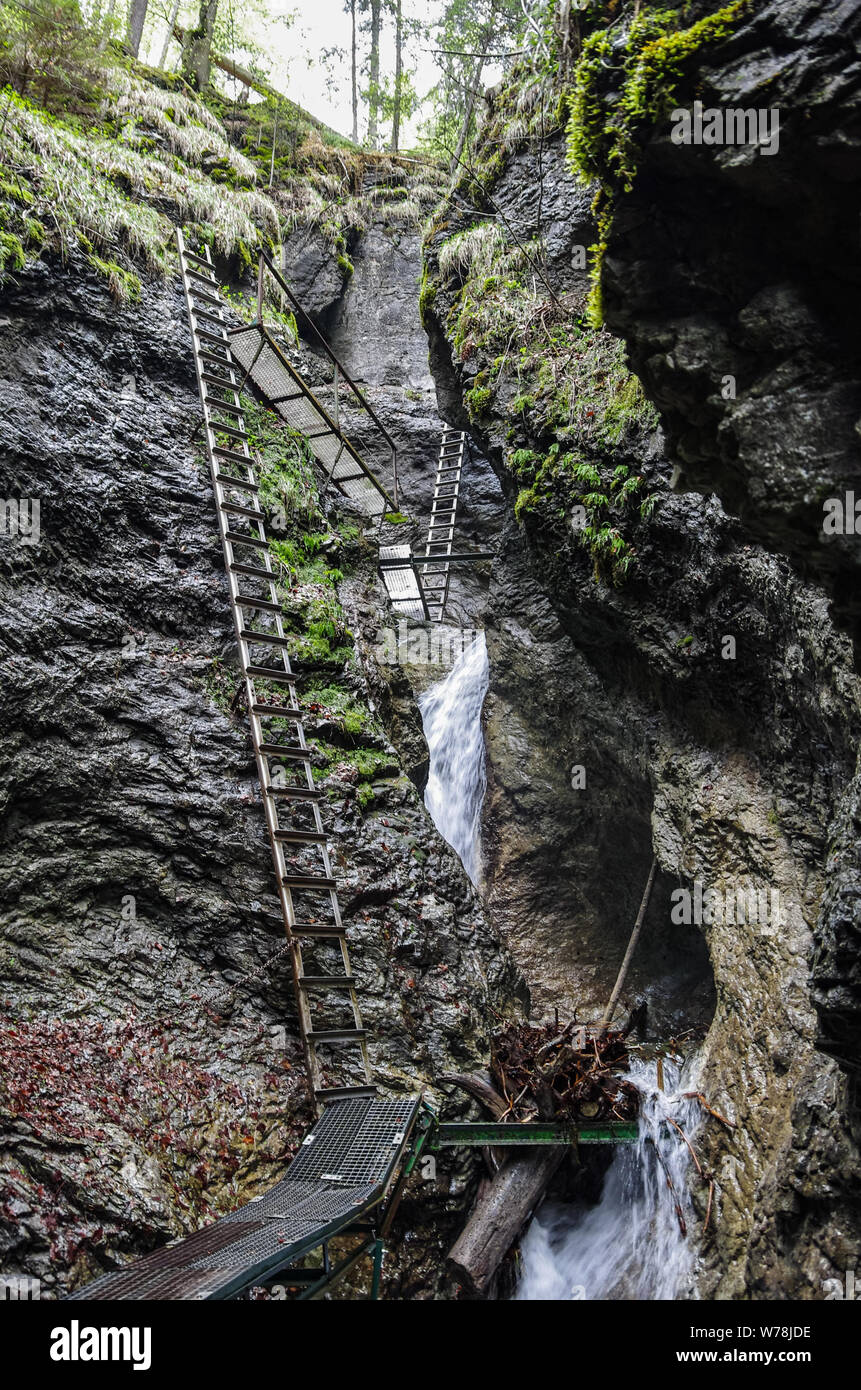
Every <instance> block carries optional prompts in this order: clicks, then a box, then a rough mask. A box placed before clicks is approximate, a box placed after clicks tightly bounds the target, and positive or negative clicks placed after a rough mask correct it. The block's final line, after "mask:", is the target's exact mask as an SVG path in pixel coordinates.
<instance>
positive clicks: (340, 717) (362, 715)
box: [302, 682, 378, 736]
mask: <svg viewBox="0 0 861 1390" xmlns="http://www.w3.org/2000/svg"><path fill="white" fill-rule="evenodd" d="M302 704H303V706H304V707H305V708H306V709H308V710H310V712H311V714H313V715H314V716H316V717H317V718H323V719H328V720H330V721H331V722H334V723H338V724H340V726H341V727H342V728H343V730H344V732H345V733H347V734H351V735H356V736H357V735H359V734H363V733H376V732H377V731H378V725H377V723H376V720H375V719H374V717H373V715H372V714H371V712H370V710H369V709H368V707H367V706H366V705H364V704H362V702H361V701H360V700H357V699H356V697H355V695H354V694H353V692H352V691H351V690H348V689H347V688H346V687H345V686H342V685H335V684H332V683H331V682H329V683H327V684H325V685H309V686H306V687H305V689H304V690H303V692H302Z"/></svg>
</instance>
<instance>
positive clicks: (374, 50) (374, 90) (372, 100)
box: [368, 0, 383, 150]
mask: <svg viewBox="0 0 861 1390" xmlns="http://www.w3.org/2000/svg"><path fill="white" fill-rule="evenodd" d="M382 11H383V0H371V62H370V71H369V79H368V144H369V145H370V147H371V149H372V150H373V149H376V147H377V116H378V113H379V108H380V28H381V25H382Z"/></svg>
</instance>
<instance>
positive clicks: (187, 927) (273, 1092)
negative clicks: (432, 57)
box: [0, 230, 520, 1298]
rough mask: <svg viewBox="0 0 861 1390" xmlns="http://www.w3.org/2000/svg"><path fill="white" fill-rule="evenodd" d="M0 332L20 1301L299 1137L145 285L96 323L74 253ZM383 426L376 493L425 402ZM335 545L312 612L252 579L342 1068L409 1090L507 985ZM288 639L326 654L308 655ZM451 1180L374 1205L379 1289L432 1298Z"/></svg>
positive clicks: (230, 644) (258, 844)
mask: <svg viewBox="0 0 861 1390" xmlns="http://www.w3.org/2000/svg"><path fill="white" fill-rule="evenodd" d="M409 235H410V236H411V238H412V263H413V265H414V266H415V262H416V259H417V254H418V251H417V248H418V234H417V232H416V231H415V230H413V231H412V232H411V233H409ZM361 282H362V266H361V262H359V265H358V269H357V273H356V276H355V284H356V286H359V285H361ZM416 294H417V275H416V283H415V285H414V286H413V294H412V300H411V304H412V322H411V323H410V322H407V323H406V324H405V325H404V333H403V338H404V339H406V338H407V337H408V336H409V334H410V333H411V334H412V337H413V339H415V338H416V337H418V338H419V340H421V338H422V334H421V329H420V327H419V325H418V321H417V317H416V310H415V300H416ZM0 312H2V318H3V324H2V326H3V338H2V346H0V376H2V379H3V387H2V399H0V419H2V444H0V458H2V467H3V475H4V486H3V492H4V495H5V496H17V497H24V498H37V499H41V539H40V541H39V543H38V544H35V545H32V546H30V545H26V544H22V543H19V542H15V541H12V540H9V539H7V540H6V541H5V542H4V548H3V550H2V554H0V562H2V589H3V599H4V602H3V621H2V628H3V632H2V640H3V648H4V667H5V680H4V683H3V692H2V707H3V708H2V713H3V723H4V729H5V730H6V740H5V749H6V757H5V759H4V771H3V807H4V820H3V849H4V868H3V877H2V889H1V890H0V892H2V915H3V936H2V942H3V944H2V961H3V978H4V985H3V992H2V994H3V997H2V1006H3V1024H2V1031H3V1050H4V1059H5V1060H4V1068H3V1081H2V1087H3V1104H2V1120H0V1171H2V1178H0V1184H2V1187H0V1194H2V1195H0V1212H2V1226H0V1232H2V1233H0V1254H2V1257H3V1263H4V1268H11V1269H14V1270H16V1271H18V1272H25V1273H30V1274H33V1275H36V1276H37V1277H39V1278H41V1280H42V1287H43V1296H48V1297H50V1296H51V1295H52V1294H53V1293H59V1292H61V1291H62V1290H64V1289H66V1288H69V1287H73V1286H75V1285H76V1284H78V1283H80V1282H82V1281H83V1280H84V1279H86V1278H88V1277H91V1276H92V1275H93V1274H94V1273H97V1272H99V1271H100V1270H101V1269H103V1268H110V1267H112V1265H113V1264H115V1263H116V1262H118V1261H121V1260H122V1259H124V1258H128V1257H130V1256H133V1255H137V1254H140V1253H143V1252H144V1251H145V1250H147V1249H150V1248H152V1247H153V1246H154V1245H157V1244H160V1243H163V1241H164V1240H165V1239H166V1238H169V1237H172V1236H175V1235H177V1234H179V1233H181V1232H183V1231H186V1230H189V1229H195V1228H196V1227H197V1226H198V1225H199V1224H201V1222H203V1221H204V1220H206V1219H207V1218H211V1217H212V1216H213V1215H217V1214H220V1213H221V1212H223V1211H226V1210H229V1209H231V1208H232V1207H234V1206H235V1205H237V1204H238V1203H239V1202H240V1201H243V1200H247V1199H248V1198H249V1197H250V1196H252V1195H254V1194H255V1193H256V1192H258V1191H263V1190H265V1189H266V1188H267V1187H268V1186H271V1184H272V1183H273V1182H274V1181H275V1180H276V1178H277V1176H278V1175H279V1173H280V1172H281V1170H282V1169H283V1166H284V1163H285V1162H286V1160H287V1159H288V1157H289V1156H290V1154H291V1153H292V1151H293V1149H294V1147H295V1144H296V1142H297V1139H298V1138H299V1137H300V1135H301V1133H302V1131H303V1130H304V1129H305V1128H307V1126H308V1124H309V1123H310V1121H311V1118H312V1115H311V1112H310V1110H309V1106H308V1101H307V1095H306V1090H305V1082H304V1072H303V1066H302V1058H301V1048H300V1045H299V1042H298V1035H297V1024H296V1018H295V1011H294V1005H293V1000H292V986H291V981H290V969H289V960H288V958H287V957H286V956H285V955H284V953H283V952H280V948H281V945H282V942H283V936H282V935H281V934H280V933H279V931H278V928H277V926H275V925H269V924H268V923H267V921H266V919H265V917H264V916H263V915H262V914H263V912H265V911H267V910H268V911H273V910H274V909H275V908H276V906H277V904H276V901H275V898H274V895H273V888H272V881H271V873H272V870H271V863H270V855H269V851H268V846H267V844H266V841H265V830H264V821H263V814H262V808H261V806H260V802H259V792H258V790H257V787H256V779H255V773H254V767H253V759H252V757H251V746H250V741H249V738H248V735H247V733H246V721H245V716H244V711H243V710H242V708H241V706H240V707H238V708H237V707H236V705H235V701H234V695H235V692H236V689H237V681H238V671H237V666H236V656H235V651H234V639H233V634H232V627H231V623H230V617H229V608H228V603H227V590H226V582H225V577H224V573H223V565H222V560H221V553H220V547H219V544H218V536H217V528H216V523H215V516H214V512H213V499H212V493H211V488H210V486H209V481H208V470H207V468H206V463H205V459H204V458H203V455H202V451H201V448H200V445H199V443H198V442H197V439H196V433H195V427H196V425H197V421H198V417H199V406H198V400H197V390H196V383H195V379H194V370H193V361H192V356H191V352H190V346H189V342H188V327H187V322H186V315H185V309H184V304H183V300H182V294H181V290H180V287H179V284H178V283H177V282H176V281H174V282H173V283H171V284H168V285H161V286H159V285H158V284H157V283H154V282H146V283H145V284H144V287H143V294H142V298H141V302H140V303H139V304H138V305H133V306H127V307H122V308H120V307H117V306H116V305H115V304H114V303H113V302H112V300H111V298H110V296H109V294H108V292H107V289H106V287H105V285H104V283H103V282H100V281H99V280H98V279H97V278H95V277H94V276H93V274H92V272H91V271H90V270H89V268H88V267H87V266H86V264H84V263H83V260H82V259H80V258H79V259H76V258H75V257H73V258H72V260H71V262H70V263H69V264H68V265H65V266H61V265H59V264H58V263H56V262H40V263H39V264H37V265H36V266H34V267H32V268H31V269H29V270H28V271H26V272H24V273H22V274H20V275H18V276H17V277H15V279H14V280H12V281H7V283H6V284H5V285H4V287H3V291H2V304H0ZM295 351H297V352H299V355H300V356H301V357H302V361H303V367H304V369H305V370H306V371H307V373H308V375H309V377H310V379H311V380H312V381H313V380H319V381H320V382H321V384H322V387H323V388H325V380H324V376H325V373H324V372H323V369H322V367H321V365H320V364H319V363H318V362H315V360H314V359H313V358H312V357H309V356H308V355H307V354H306V353H304V350H299V349H295ZM297 360H298V359H297ZM315 374H316V376H315ZM395 399H397V401H398V403H399V406H400V410H399V413H398V414H397V429H398V432H399V433H400V434H401V436H402V441H403V444H404V459H405V474H406V477H407V481H408V482H410V483H411V482H412V480H413V478H414V477H416V478H418V477H419V476H420V475H421V474H422V470H430V471H429V473H428V477H432V470H433V462H434V457H435V452H436V444H437V438H438V431H439V421H438V419H437V418H436V416H435V411H434V410H433V406H432V402H431V399H430V396H429V394H428V390H427V382H425V383H424V393H423V394H422V395H421V396H420V397H419V398H418V399H415V400H411V399H408V398H407V397H406V396H405V394H404V391H403V389H402V388H398V390H397V391H395V389H394V388H393V390H392V394H391V401H390V402H389V403H393V402H394V401H395ZM254 419H255V421H256V422H257V423H255V426H254V428H255V431H256V433H257V435H258V437H257V438H256V440H255V443H256V444H257V445H258V446H259V448H260V453H261V460H262V462H261V467H262V469H263V475H264V477H265V478H266V479H267V482H266V484H265V487H264V493H265V495H266V497H267V498H268V505H269V506H270V507H271V508H274V507H276V506H278V505H282V504H283V505H285V506H286V505H288V504H289V498H290V496H291V493H290V487H291V486H292V481H293V480H291V479H290V478H288V477H287V475H286V473H285V471H284V469H283V466H282V463H281V462H280V459H281V456H282V455H283V454H284V450H285V448H286V447H287V445H286V441H284V442H283V444H282V443H280V442H279V440H280V439H281V437H280V436H279V435H278V433H277V429H275V433H274V434H272V433H271V432H270V433H269V434H267V433H266V427H265V426H264V425H263V424H262V423H260V422H259V421H258V417H256V416H255V417H254ZM273 428H275V427H273ZM423 484H424V485H425V486H426V485H427V480H426V479H425V478H423ZM312 510H313V507H312ZM360 522H361V519H360V518H356V517H350V516H348V515H346V514H344V513H341V512H339V511H338V510H337V508H336V507H334V506H333V505H332V504H331V501H330V503H329V504H328V509H327V516H326V518H325V519H324V517H323V516H322V515H321V514H317V516H316V519H314V521H313V524H314V526H315V527H316V531H317V542H315V544H319V545H320V546H321V549H320V552H319V553H320V554H322V555H324V556H325V557H326V560H325V563H326V564H328V565H330V566H332V567H333V572H335V573H337V574H339V575H341V576H342V578H340V579H338V580H336V581H334V587H333V582H332V581H326V582H321V581H323V580H325V574H326V573H327V571H326V570H325V568H324V567H322V566H320V565H317V564H316V561H315V559H314V557H311V558H310V559H308V558H307V556H306V560H307V563H305V561H302V563H300V562H298V561H297V567H296V569H293V570H291V569H289V568H284V567H281V568H280V573H281V576H282V581H283V599H284V605H285V612H286V613H287V614H288V617H287V618H286V619H285V621H286V622H287V626H288V630H289V631H291V633H293V635H294V638H295V644H296V646H295V653H294V661H295V665H296V667H297V669H298V670H299V671H300V673H301V684H302V690H303V695H304V697H305V698H307V699H309V700H312V701H314V702H315V709H316V710H317V713H316V715H312V716H310V718H309V721H308V723H307V725H306V727H307V729H308V733H309V736H310V738H311V739H312V740H313V741H314V747H315V750H316V751H315V755H314V763H315V777H319V779H320V785H321V786H322V787H323V788H324V790H325V792H326V797H327V806H326V809H325V810H324V821H325V822H326V824H327V828H328V830H329V832H330V834H331V836H332V843H333V846H334V849H335V857H334V863H335V866H336V869H335V871H336V873H337V875H338V878H339V882H340V884H341V885H342V890H341V903H342V911H343V913H344V916H345V919H346V920H347V922H348V925H349V928H350V933H351V940H352V943H353V950H354V969H355V971H356V974H357V976H358V978H359V982H360V989H361V996H360V997H361V1002H362V1010H363V1016H364V1021H365V1023H366V1025H367V1026H368V1027H369V1028H370V1029H371V1030H372V1033H373V1039H374V1041H373V1047H372V1063H373V1066H374V1068H375V1070H376V1072H377V1075H378V1076H379V1078H380V1079H381V1082H382V1084H383V1086H384V1087H385V1088H387V1089H390V1090H391V1091H392V1092H394V1093H398V1092H401V1093H403V1092H415V1091H416V1090H419V1089H427V1088H428V1087H429V1086H430V1087H433V1084H434V1079H435V1077H438V1076H439V1075H440V1073H442V1072H445V1071H447V1070H464V1069H466V1070H469V1069H470V1068H472V1067H475V1066H480V1065H481V1064H482V1063H483V1060H484V1058H485V1056H486V1052H487V1045H488V1028H489V1027H490V1026H491V1024H492V1019H493V1017H494V1012H493V1011H496V1012H497V1013H498V1014H499V1015H504V1014H505V1013H506V1012H507V1011H509V1010H511V1009H518V1008H519V1007H520V1005H519V1000H518V991H519V989H520V987H519V986H518V983H517V979H516V976H515V973H514V971H513V969H512V967H511V965H510V963H509V961H508V959H507V957H506V956H505V954H504V953H503V952H502V951H501V950H500V947H499V945H498V941H497V938H496V936H495V934H494V933H493V931H492V929H491V928H490V926H489V924H488V920H487V918H486V916H485V915H484V913H483V911H482V909H481V906H480V904H479V902H478V900H477V899H476V896H475V894H474V892H473V890H472V887H471V885H470V883H469V881H468V879H467V878H466V875H465V874H464V873H463V870H462V868H461V866H460V863H459V861H458V860H457V857H456V856H455V855H454V854H453V853H452V852H451V851H450V850H449V849H448V847H447V846H446V845H445V843H444V842H443V841H442V840H441V839H440V837H439V836H438V835H437V834H436V832H435V830H434V828H433V826H432V824H431V822H430V819H429V817H428V815H427V813H426V812H425V810H424V807H423V805H422V801H421V788H422V786H423V778H424V777H426V760H427V750H426V747H425V745H424V741H423V738H422V735H421V724H420V719H419V716H418V713H417V711H416V709H415V705H414V702H413V700H412V695H411V692H410V689H409V686H408V685H406V683H405V681H404V678H403V676H402V674H401V673H399V671H398V670H397V669H396V668H392V667H387V666H385V665H380V666H377V664H376V661H375V652H377V651H378V649H379V627H380V624H381V613H382V607H381V606H382V604H383V602H384V600H383V599H382V595H381V588H380V585H379V581H378V580H377V578H376V544H375V539H373V540H366V539H365V538H364V536H363V534H362V530H361V524H360ZM309 554H310V552H309ZM315 565H316V568H315ZM338 589H340V599H339V597H338V593H337V590H338ZM341 605H343V611H342V608H341ZM321 613H323V614H324V615H325V616H326V617H327V618H330V617H332V616H334V621H335V623H336V624H337V626H338V638H337V640H333V642H332V643H328V642H326V641H321V640H320V639H313V640H312V638H309V635H308V634H309V631H311V630H312V628H311V626H310V624H311V620H312V619H314V618H319V617H320V614H321ZM339 614H340V616H339ZM348 624H351V625H352V626H348ZM392 740H394V742H393V741H392ZM395 743H396V744H397V747H396V746H395ZM408 774H411V775H408ZM411 777H412V780H411ZM279 952H280V954H279ZM455 1109H456V1107H455ZM472 1171H473V1165H472V1162H471V1160H469V1159H468V1158H467V1159H460V1158H458V1157H457V1156H454V1158H453V1161H452V1162H448V1161H446V1162H441V1164H440V1174H439V1177H438V1179H437V1181H436V1182H433V1183H424V1184H419V1185H418V1188H417V1192H416V1194H415V1195H413V1196H411V1197H410V1199H409V1200H408V1201H407V1202H405V1204H404V1206H403V1207H402V1216H401V1221H402V1222H403V1223H404V1228H405V1229H409V1230H410V1232H411V1237H412V1238H411V1240H410V1242H406V1243H403V1242H398V1243H397V1249H398V1253H396V1254H395V1255H394V1256H393V1257H392V1258H391V1259H390V1260H389V1261H388V1262H387V1280H388V1289H389V1293H390V1296H396V1297H417V1298H426V1297H433V1296H434V1294H435V1293H437V1292H439V1291H440V1290H441V1289H442V1288H443V1287H444V1279H445V1276H444V1273H443V1259H442V1255H443V1253H444V1250H445V1248H447V1243H450V1241H451V1239H452V1238H453V1233H454V1230H455V1229H456V1227H457V1224H458V1221H459V1219H461V1218H462V1210H463V1203H464V1200H465V1197H466V1195H467V1194H468V1191H469V1184H470V1182H471V1174H472Z"/></svg>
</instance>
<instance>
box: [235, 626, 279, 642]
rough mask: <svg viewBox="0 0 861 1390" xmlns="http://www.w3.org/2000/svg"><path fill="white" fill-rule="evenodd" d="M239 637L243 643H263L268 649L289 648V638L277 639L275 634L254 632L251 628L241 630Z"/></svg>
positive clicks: (277, 636)
mask: <svg viewBox="0 0 861 1390" xmlns="http://www.w3.org/2000/svg"><path fill="white" fill-rule="evenodd" d="M239 636H240V638H241V640H242V641H243V642H250V643H251V644H252V645H253V644H254V643H255V642H265V643H267V644H268V645H269V646H270V647H289V646H290V638H289V637H279V635H278V633H277V632H254V631H252V629H251V628H245V627H244V628H241V629H240V633H239Z"/></svg>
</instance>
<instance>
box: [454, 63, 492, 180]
mask: <svg viewBox="0 0 861 1390" xmlns="http://www.w3.org/2000/svg"><path fill="white" fill-rule="evenodd" d="M486 62H487V41H485V43H484V44H482V55H481V57H480V58H479V59H477V61H476V65H475V68H474V70H473V78H472V82H471V83H470V93H469V100H468V101H467V104H466V113H465V115H464V118H463V124H462V125H461V127H460V134H459V135H458V137H457V146H456V148H455V152H454V158H453V159H452V162H451V173H452V174H453V173H454V171H455V169H456V168H457V167H458V163H459V161H460V158H461V155H462V154H463V151H464V147H465V145H466V142H467V139H468V137H469V127H470V126H471V124H472V113H473V111H474V110H475V103H476V101H477V100H478V93H479V85H478V84H479V82H480V81H481V74H482V72H483V71H484V65H485V63H486Z"/></svg>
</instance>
